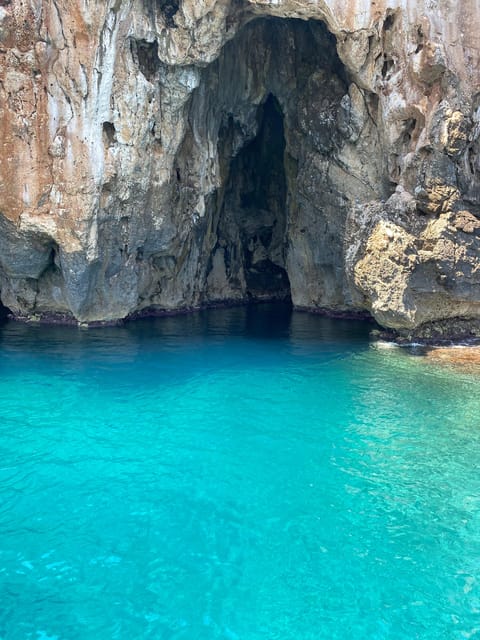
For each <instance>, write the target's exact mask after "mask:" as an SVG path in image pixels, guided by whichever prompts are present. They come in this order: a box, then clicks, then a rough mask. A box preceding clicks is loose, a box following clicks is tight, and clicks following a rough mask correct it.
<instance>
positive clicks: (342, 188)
mask: <svg viewBox="0 0 480 640" xmlns="http://www.w3.org/2000/svg"><path fill="white" fill-rule="evenodd" d="M457 5H458V6H457ZM479 19H480V15H479V13H478V6H477V3H475V2H474V1H473V0H465V1H464V2H462V3H456V4H454V5H453V6H452V4H451V3H448V2H446V1H443V0H439V1H438V2H435V3H432V2H429V1H427V0H425V1H421V0H420V1H419V2H415V3H410V2H406V0H393V1H392V2H390V3H384V2H377V3H372V2H355V3H353V2H345V1H344V0H342V1H340V0H319V1H318V2H311V1H309V0H295V1H293V0H277V1H275V2H273V1H270V0H221V1H220V0H168V1H166V0H102V1H100V2H95V3H88V2H84V3H78V2H74V1H73V0H56V1H55V2H54V1H53V0H43V1H42V0H32V1H31V2H29V3H15V2H12V3H8V2H4V3H0V58H1V64H0V112H1V113H0V115H1V120H0V121H1V123H2V124H1V127H2V132H1V137H2V143H3V149H2V154H0V227H1V229H0V231H1V233H0V298H1V301H2V303H3V305H4V306H5V307H8V308H9V309H10V310H11V312H12V314H13V315H14V316H16V317H22V318H32V317H36V318H42V317H44V318H51V317H56V318H70V319H72V320H73V321H78V322H82V323H85V322H87V323H88V322H105V321H106V322H109V321H114V320H117V319H121V318H125V317H127V316H130V315H134V314H139V313H143V312H156V311H164V312H165V311H166V312H168V311H175V310H182V309H190V308H198V307H201V306H204V305H209V304H216V303H225V302H243V301H246V300H252V299H253V300H257V299H260V300H263V299H284V298H287V297H291V299H292V301H293V303H294V305H296V306H297V307H301V308H306V309H310V310H326V311H328V312H331V313H335V314H336V313H339V314H342V313H347V314H348V313H353V314H356V313H370V314H371V315H373V316H374V318H375V319H376V320H377V322H379V323H380V324H381V325H382V326H384V327H386V328H389V329H393V330H395V331H396V332H398V333H399V334H402V335H406V336H407V335H408V336H412V335H416V334H422V333H425V332H426V331H427V332H431V331H433V332H435V331H437V330H440V331H441V332H442V333H443V334H445V335H446V334H448V333H451V334H452V335H453V334H455V332H456V327H458V326H459V323H460V325H461V326H462V327H465V326H466V327H467V331H470V332H471V333H475V331H476V328H477V327H478V324H479V320H480V262H479V258H478V256H479V249H480V183H479V177H478V175H479V172H480V164H479V149H480V142H479V133H480V100H479V95H480V92H479V86H480V71H479V69H480V64H479V62H480V60H479V56H480V53H479V49H478V46H477V45H478V34H477V29H476V24H478V20H479ZM468 327H470V329H468Z"/></svg>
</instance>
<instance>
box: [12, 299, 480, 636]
mask: <svg viewBox="0 0 480 640" xmlns="http://www.w3.org/2000/svg"><path fill="white" fill-rule="evenodd" d="M368 332H369V327H368V326H366V325H362V324H358V323H346V322H338V321H331V320H326V319H323V318H320V317H315V316H308V315H307V314H299V313H294V314H291V313H290V312H286V311H284V310H279V308H278V307H268V306H266V307H262V308H260V309H257V310H254V309H247V308H243V309H230V310H215V311H212V312H211V313H203V314H198V315H196V316H191V317H181V318H165V319H162V320H151V321H141V322H138V323H136V324H131V325H126V326H124V327H116V328H109V329H105V330H92V331H78V330H76V329H74V328H61V327H54V328H52V327H26V326H21V325H13V324H7V325H5V326H4V327H2V328H1V335H0V340H1V342H0V348H1V349H2V358H1V359H0V363H1V364H0V417H1V423H0V454H1V464H0V530H1V532H2V534H1V536H0V594H1V606H0V638H2V639H3V640H17V639H18V640H20V639H23V638H33V639H35V640H37V639H39V638H40V639H43V640H47V639H48V638H58V639H59V640H64V639H68V640H75V639H79V640H80V639H81V640H90V639H92V640H93V639H95V640H97V639H98V638H119V639H123V638H130V637H132V638H142V639H143V638H146V639H148V638H152V639H153V638H155V639H157V638H169V639H170V638H171V639H173V638H179V639H189V640H190V639H194V638H195V640H197V639H200V640H202V639H209V640H210V639H212V638H238V639H242V640H253V639H257V638H258V639H260V638H272V639H273V638H282V640H288V639H290V638H291V639H292V640H293V639H295V640H298V639H302V640H308V639H310V638H311V639H312V640H313V639H315V640H319V639H322V638H325V639H327V638H328V640H331V639H342V640H343V639H344V638H346V637H348V638H352V639H363V638H372V639H383V638H385V639H387V638H388V639H409V640H410V639H411V638H422V640H423V639H425V640H430V639H431V640H438V639H439V638H453V639H455V638H459V639H460V638H468V637H474V635H475V634H478V633H480V631H479V624H478V619H479V610H480V588H479V584H478V576H479V575H480V571H479V570H480V566H479V565H480V562H479V554H478V549H479V544H480V499H479V496H480V475H479V474H478V460H479V459H480V456H479V454H480V429H479V426H480V425H479V418H478V416H479V415H480V412H479V409H480V406H479V405H480V394H479V391H480V379H479V377H478V376H477V375H476V374H475V373H472V372H471V371H470V370H464V369H462V370H459V369H452V368H451V367H449V366H445V365H444V364H443V363H441V362H440V363H438V364H437V363H436V362H435V363H434V362H433V361H431V360H429V359H428V358H425V357H423V356H420V355H415V352H412V351H410V352H409V351H408V350H406V349H382V348H378V344H377V345H376V346H374V344H373V343H371V342H370V341H369V339H368Z"/></svg>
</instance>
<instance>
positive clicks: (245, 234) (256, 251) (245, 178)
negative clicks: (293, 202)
mask: <svg viewBox="0 0 480 640" xmlns="http://www.w3.org/2000/svg"><path fill="white" fill-rule="evenodd" d="M257 122H258V131H257V135H256V136H255V137H254V138H253V139H252V140H250V141H249V142H247V143H246V144H245V145H244V146H243V148H242V149H241V150H240V151H239V152H238V153H237V155H235V156H234V157H233V158H232V159H231V161H230V167H229V169H228V178H227V180H226V184H225V199H224V208H225V210H227V211H228V212H230V215H228V214H227V215H225V216H223V217H224V221H225V223H226V224H227V225H228V223H229V218H230V217H232V218H233V221H234V223H235V225H234V228H236V229H237V230H238V238H236V240H237V242H236V244H237V247H238V248H239V253H240V255H237V256H236V258H237V259H238V260H239V261H240V263H241V268H242V270H243V278H244V282H245V293H246V296H247V298H248V299H250V300H289V299H290V282H289V278H288V275H287V271H286V269H285V241H286V225H287V202H286V201H287V181H286V175H285V165H284V155H285V145H286V143H285V131H284V117H283V113H282V109H281V107H280V104H279V102H278V100H277V98H276V97H275V96H274V95H273V94H271V93H270V94H269V95H268V96H267V98H266V100H265V101H264V102H263V104H261V105H260V106H259V108H258V111H257ZM234 126H235V124H234V122H232V120H230V121H229V125H228V127H227V131H224V132H223V135H224V136H225V137H226V139H228V138H230V137H231V135H232V132H231V131H228V129H231V128H232V127H234ZM219 232H220V233H219V241H220V243H225V244H227V245H228V244H229V242H228V240H229V234H230V233H231V227H230V229H227V228H226V225H221V226H220V227H219ZM222 232H223V233H222ZM231 253H232V252H230V254H231ZM230 257H231V256H230Z"/></svg>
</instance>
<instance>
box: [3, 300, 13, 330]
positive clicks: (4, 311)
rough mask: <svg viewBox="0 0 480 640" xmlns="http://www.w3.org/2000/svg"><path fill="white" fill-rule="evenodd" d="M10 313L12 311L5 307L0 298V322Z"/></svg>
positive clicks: (5, 319)
mask: <svg viewBox="0 0 480 640" xmlns="http://www.w3.org/2000/svg"><path fill="white" fill-rule="evenodd" d="M11 315H12V312H11V311H10V309H9V308H8V307H6V306H5V305H4V304H3V302H2V301H1V300H0V324H3V323H4V322H6V321H7V320H8V318H9V317H10V316H11Z"/></svg>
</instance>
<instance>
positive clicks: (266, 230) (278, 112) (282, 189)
mask: <svg viewBox="0 0 480 640" xmlns="http://www.w3.org/2000/svg"><path fill="white" fill-rule="evenodd" d="M187 108H188V127H187V129H186V132H185V137H184V141H183V144H182V145H181V146H180V149H179V152H178V153H177V156H176V158H175V164H174V167H175V168H174V173H172V180H171V182H172V185H175V188H176V189H177V191H178V192H179V196H178V206H179V207H180V208H182V209H183V210H185V209H187V208H188V207H189V206H192V207H195V208H196V209H195V213H194V216H197V213H198V211H199V210H200V209H199V208H198V207H199V205H198V200H197V199H196V198H195V196H194V194H195V192H196V190H197V189H198V188H199V189H200V190H203V194H204V196H205V197H204V198H203V199H202V200H201V203H200V204H201V207H202V211H201V212H200V213H198V219H200V217H201V218H202V221H201V223H199V225H200V226H199V227H198V228H199V229H201V230H202V233H201V234H200V233H199V234H198V235H197V240H196V242H197V243H198V246H197V251H196V255H201V254H206V255H208V256H209V257H208V260H207V263H206V265H205V269H204V271H203V275H202V274H201V273H200V274H199V275H198V276H197V277H198V279H199V281H203V282H204V283H205V284H204V287H203V290H202V292H201V294H200V302H201V303H203V304H209V303H212V302H219V301H231V300H234V301H239V300H244V301H247V300H266V299H285V298H290V297H291V299H292V302H293V304H294V305H295V306H297V307H305V308H315V309H319V308H332V309H335V310H341V309H348V308H351V296H350V293H349V283H348V281H347V275H346V274H345V268H344V235H345V231H344V230H345V226H346V218H347V215H348V211H349V210H350V209H351V207H352V205H353V204H354V203H355V202H357V201H368V200H370V199H373V198H374V197H375V195H376V194H375V188H376V187H375V185H376V184H382V180H381V179H378V175H377V174H375V175H368V171H369V165H368V163H366V162H365V158H364V157H362V153H363V155H364V156H365V146H364V147H363V148H361V150H360V152H359V151H358V148H360V147H361V145H358V144H357V143H358V140H359V139H360V138H361V133H362V132H364V131H365V130H366V128H367V129H368V127H369V126H370V125H369V124H368V122H369V117H370V116H369V113H368V106H367V105H366V104H365V103H364V98H363V94H362V92H361V91H360V90H359V89H358V87H357V88H356V93H352V89H351V81H350V78H349V75H348V72H347V70H346V68H345V67H344V65H343V63H342V62H341V60H340V58H339V56H338V54H337V49H336V39H335V37H334V36H333V35H332V34H331V33H330V32H329V31H328V29H327V27H326V25H325V24H324V23H323V22H322V21H319V20H301V19H296V18H276V17H261V18H255V19H253V20H251V21H250V22H249V23H247V24H246V25H245V26H244V27H243V28H242V29H240V31H239V32H238V33H237V34H236V35H235V36H234V37H233V38H232V39H231V40H230V41H229V42H227V43H226V44H225V46H224V47H223V49H222V51H221V53H220V55H219V57H218V58H217V59H216V60H215V61H214V62H212V63H211V64H209V65H208V66H207V67H205V68H204V69H203V70H202V72H201V76H200V82H199V85H198V87H197V88H196V89H195V90H194V91H193V93H192V96H191V99H190V101H189V103H188V105H187ZM371 120H372V119H371V118H370V122H371ZM367 135H368V136H369V140H370V142H369V145H370V144H371V141H372V140H373V143H374V144H375V140H374V138H375V135H374V133H373V134H372V131H371V130H370V131H367ZM351 167H353V170H352V169H351ZM178 176H181V178H182V181H181V185H179V181H178ZM197 192H198V191H197ZM189 198H190V199H189Z"/></svg>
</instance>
